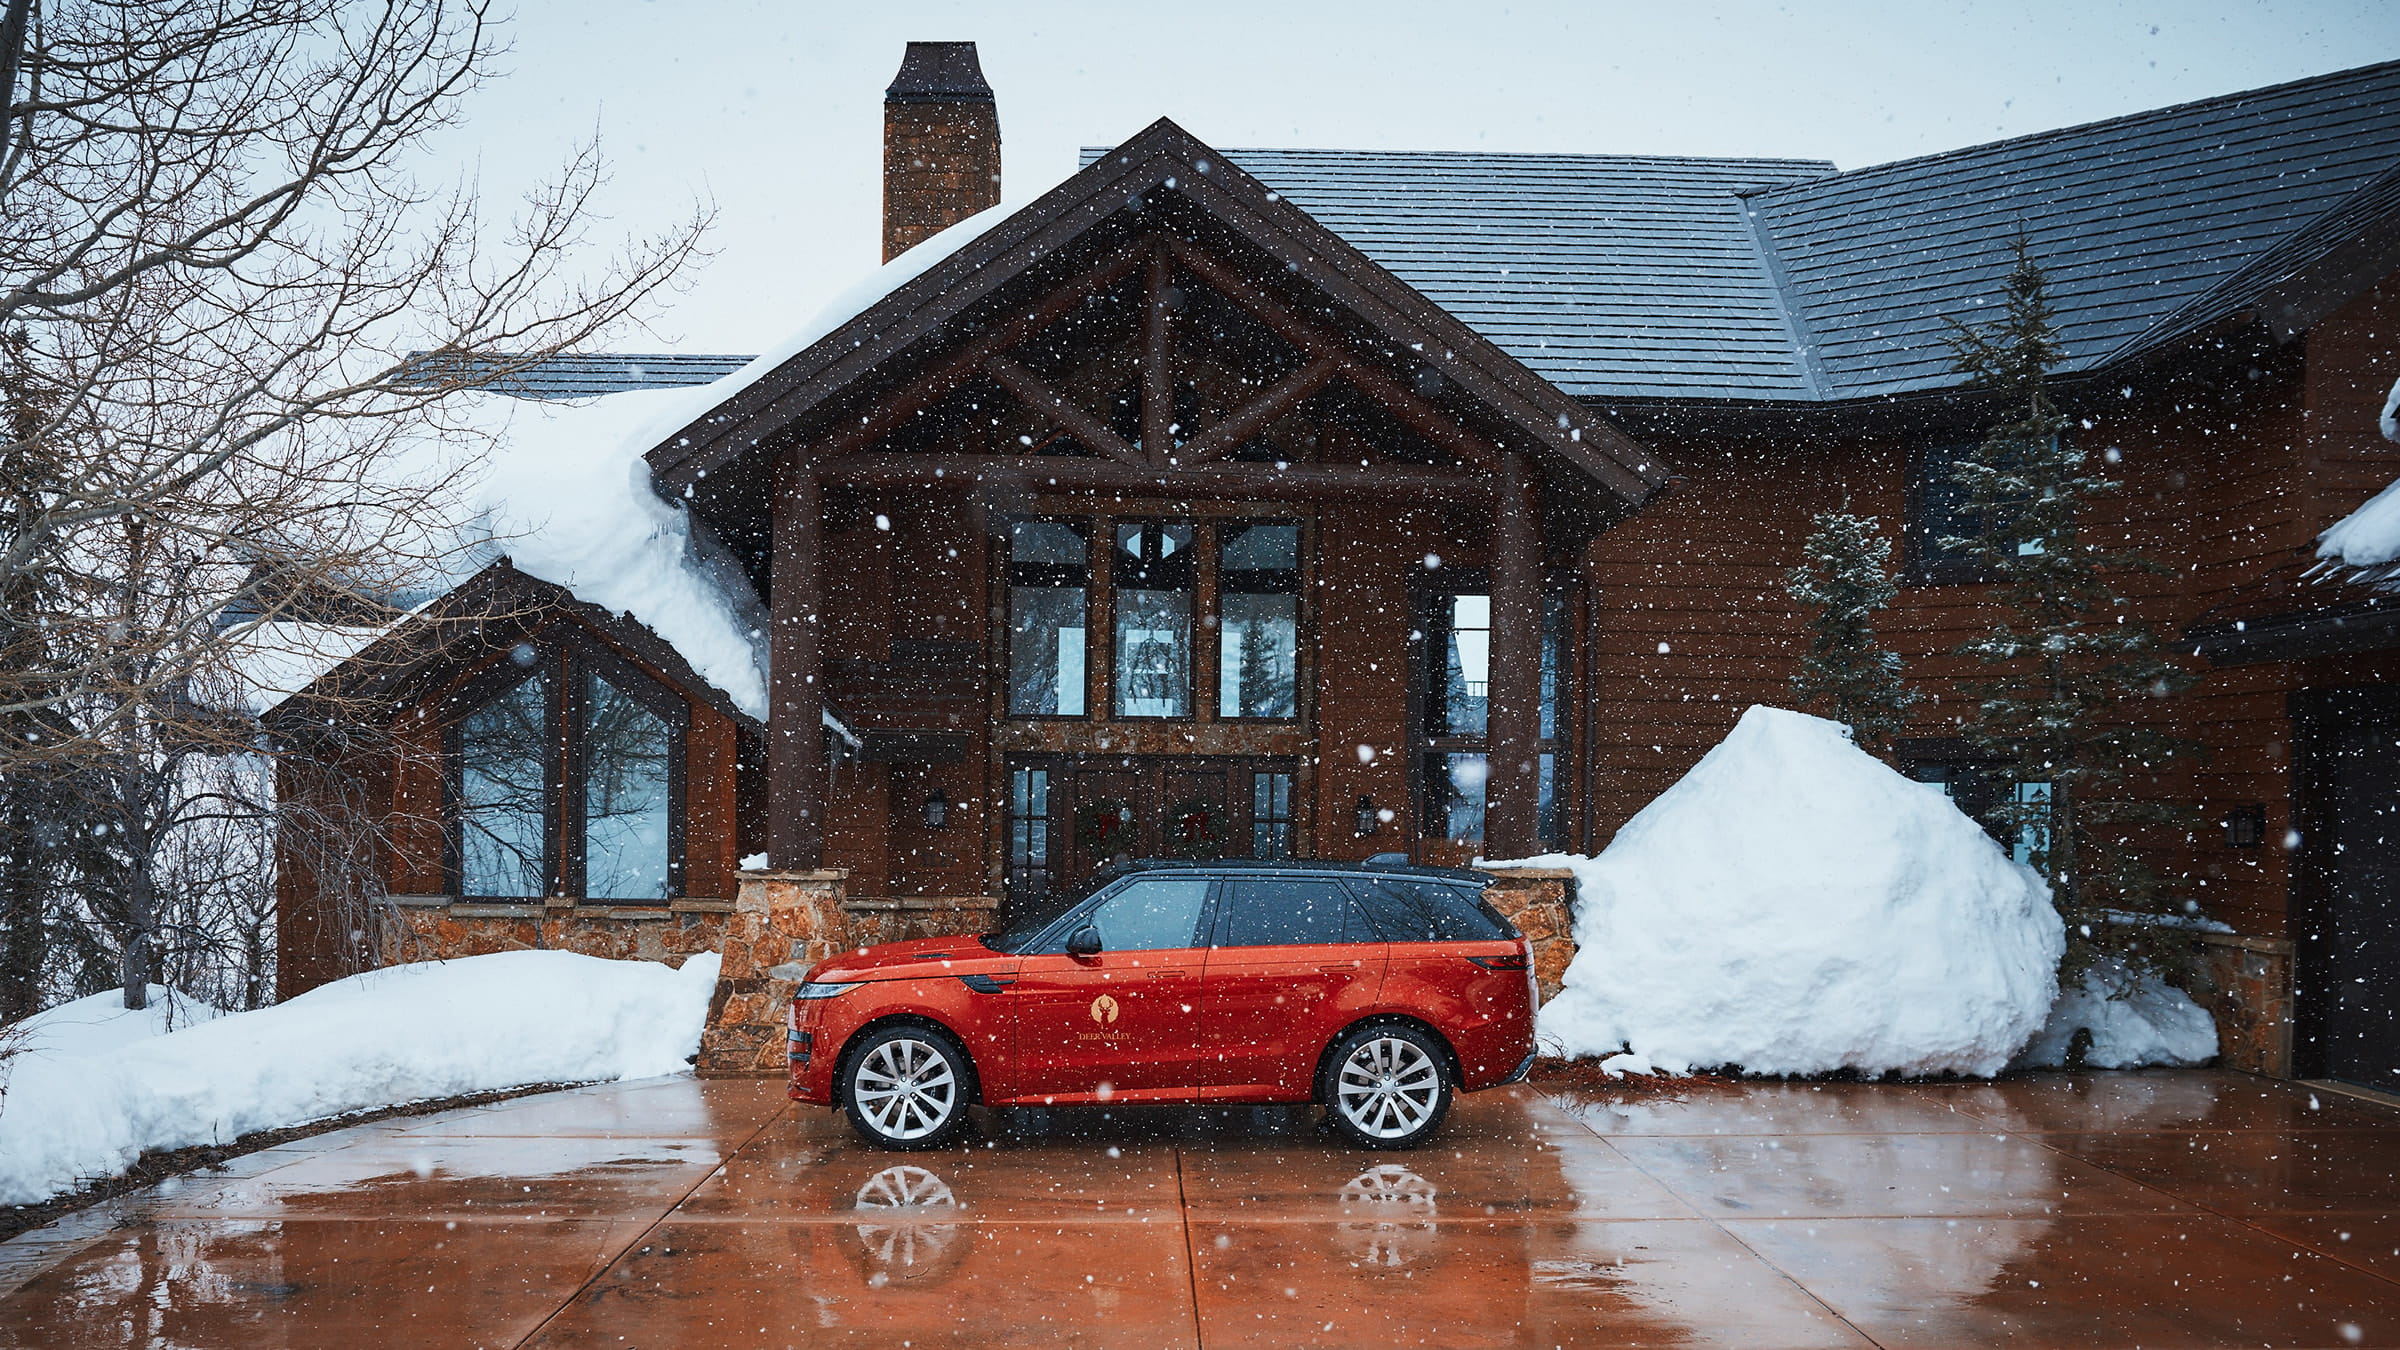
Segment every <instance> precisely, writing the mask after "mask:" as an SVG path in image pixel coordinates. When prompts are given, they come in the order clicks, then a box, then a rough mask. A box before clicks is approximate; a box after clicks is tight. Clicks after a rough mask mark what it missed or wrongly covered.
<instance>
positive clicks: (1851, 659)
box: [1784, 511, 1923, 755]
mask: <svg viewBox="0 0 2400 1350" xmlns="http://www.w3.org/2000/svg"><path fill="white" fill-rule="evenodd" d="M1809 525H1810V532H1809V536H1808V543H1807V544H1806V545H1804V546H1803V553H1804V556H1805V559H1806V561H1804V562H1802V563H1801V565H1800V566H1798V567H1795V568H1793V569H1792V570H1791V572H1790V574H1789V575H1788V576H1787V577H1786V578H1785V581H1784V590H1785V592H1786V593H1787V594H1789V595H1790V596H1791V597H1792V598H1793V599H1794V600H1797V601H1799V602H1800V603H1801V604H1803V605H1808V606H1811V607H1813V608H1814V609H1815V610H1816V611H1817V613H1816V617H1815V618H1813V619H1811V620H1809V638H1808V654H1807V655H1805V656H1803V657H1801V658H1800V673H1799V674H1797V675H1794V676H1793V677H1792V697H1793V699H1794V700H1795V701H1796V702H1797V703H1798V704H1799V706H1801V707H1803V708H1808V707H1817V706H1821V707H1823V708H1824V709H1825V711H1826V715H1827V716H1829V717H1831V718H1833V719H1834V720H1835V721H1837V722H1843V723H1847V724H1848V725H1849V727H1850V737H1851V739H1852V740H1854V741H1856V742H1857V743H1858V745H1859V747H1860V748H1861V749H1864V750H1866V751H1868V752H1869V753H1872V754H1877V755H1883V754H1887V753H1888V752H1889V750H1890V748H1891V742H1892V739H1893V738H1894V737H1895V736H1897V735H1899V733H1900V732H1901V731H1902V730H1904V729H1905V728H1906V727H1907V726H1908V714H1909V710H1910V709H1911V708H1913V707H1915V706H1916V704H1917V702H1918V700H1919V699H1920V698H1921V697H1923V696H1922V695H1921V694H1919V693H1918V692H1917V691H1916V690H1915V689H1912V688H1910V687H1909V685H1908V682H1907V681H1906V680H1904V679H1902V678H1901V676H1900V654H1899V653H1898V652H1895V651H1891V650H1888V649H1887V648H1885V647H1884V646H1883V645H1882V644H1881V643H1880V642H1878V641H1876V638H1875V614H1876V612H1877V611H1878V610H1881V609H1882V608H1883V607H1884V606H1886V605H1889V604H1890V603H1891V602H1892V597H1893V595H1895V594H1896V593H1897V592H1898V588H1897V587H1896V586H1895V585H1893V583H1892V577H1891V561H1892V544H1891V541H1890V540H1889V539H1886V538H1884V536H1883V532H1882V530H1881V529H1880V528H1879V527H1878V523H1877V521H1876V520H1875V519H1874V518H1873V517H1871V516H1868V517H1861V516H1854V515H1851V514H1850V513H1848V512H1846V511H1820V512H1818V513H1817V515H1816V516H1815V517H1814V518H1812V519H1811V520H1810V522H1809Z"/></svg>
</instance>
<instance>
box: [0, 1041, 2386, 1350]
mask: <svg viewBox="0 0 2400 1350" xmlns="http://www.w3.org/2000/svg"><path fill="white" fill-rule="evenodd" d="M984 1125H985V1129H984V1130H983V1132H982V1135H981V1136H980V1137H979V1138H976V1139H975V1140H973V1141H972V1142H971V1143H966V1144H962V1145H960V1146H957V1147H954V1148H949V1149H944V1150H940V1151H937V1152H931V1153H922V1154H890V1153H878V1152H874V1151H871V1150H869V1149H866V1148H864V1147H863V1146H861V1145H860V1144H859V1143H858V1142H857V1140H856V1139H855V1138H853V1137H852V1136H851V1134H850V1133H849V1131H848V1130H847V1129H846V1128H844V1127H843V1125H842V1124H841V1122H840V1120H839V1118H838V1117H836V1116H834V1115H832V1114H831V1113H829V1112H825V1111H822V1110H817V1109H813V1108H795V1107H792V1106H791V1105H789V1104H788V1103H786V1102H785V1101H784V1100H783V1099H782V1095H781V1092H780V1085H779V1084H774V1083H766V1082H746V1081H719V1082H692V1081H688V1080H661V1081H652V1082H648V1083H635V1084H625V1085H621V1086H614V1087H601V1088H590V1089H583V1090H579V1091H575V1092H568V1093H557V1094H550V1095H546V1096H542V1097H533V1098H526V1099H522V1100H520V1101H515V1102H507V1103H500V1104H495V1105H491V1106H486V1107H478V1108H472V1109H468V1110H462V1111H453V1112H448V1113H445V1114H443V1115H439V1116H432V1117H425V1118H419V1119H410V1120H398V1121H390V1122H385V1123H382V1124H378V1125H374V1126H363V1127H358V1128H355V1129H350V1130H344V1131H340V1132H337V1133H334V1134H330V1135H325V1136H321V1137H319V1138H316V1139H312V1140H304V1141H300V1142H298V1143H295V1144H291V1145H287V1146H285V1147H282V1148H279V1149H273V1150H269V1151H267V1152H265V1153H260V1154H254V1155H251V1156H250V1157H247V1158H243V1159H239V1160H237V1161H236V1162H235V1163H233V1164H232V1165H230V1166H229V1167H227V1168H226V1169H224V1170H223V1171H220V1172H214V1173H203V1174H199V1175H195V1176H192V1177H187V1178H181V1179H178V1180H176V1181H174V1182H172V1183H169V1184H166V1185H162V1186H160V1187H157V1188H155V1189H153V1190H152V1191H149V1192H145V1193H143V1194H140V1195H137V1196H131V1197H127V1198H125V1199H123V1200H121V1201H118V1202H115V1203H113V1204H110V1205H106V1206H103V1207H101V1208H98V1209H95V1210H90V1211H86V1212H85V1213H82V1214H79V1215H76V1216H74V1217H72V1218H71V1219H69V1220H68V1221H66V1222H63V1223H61V1224H58V1225H54V1226H53V1227H51V1228H48V1229H44V1230H40V1231H38V1232H35V1233H30V1234H27V1235H25V1236H24V1237H23V1238H20V1239H18V1240H17V1241H15V1242H11V1243H7V1244H0V1343H5V1344H8V1345H27V1346H87V1345H89V1346H97V1345H108V1346H135V1345H140V1346H152V1345H157V1346H195V1347H197V1346H233V1345H239V1346H294V1347H298V1346H312V1347H313V1346H326V1345H342V1344H360V1345H383V1344H392V1345H428V1346H446V1345H528V1346H581V1345H593V1346H597V1345H610V1346H624V1345H633V1346H709V1345H736V1344H738V1345H745V1346H756V1345H802V1344H806V1345H816V1344H820V1343H826V1342H833V1341H847V1342H852V1343H859V1344H877V1345H900V1344H910V1345H966V1344H974V1345H978V1346H990V1345H996V1344H997V1345H1010V1344H1036V1343H1038V1344H1044V1345H1048V1344H1106V1345H1197V1344H1200V1343H1207V1344H1210V1345H1231V1344H1243V1345H1293V1344H1311V1345H1323V1344H1352V1345H1378V1346H1381V1345H1440V1346H1468V1345H1495V1346H1498V1345H1568V1344H1628V1345H1661V1344H1665V1345H1709V1344H1717V1345H1744V1346H1819V1345H1826V1346H1865V1345H1885V1346H1899V1345H1963V1344H2001V1343H2010V1344H2040V1345H2077V1346H2085V1345H2090V1346H2106V1345H2128V1346H2130V1345H2162V1344H2175V1345H2201V1346H2205V1345H2220V1344H2222V1345H2257V1344H2277V1345H2329V1346H2338V1345H2400V1283H2395V1281H2396V1280H2400V1112H2392V1111H2387V1110H2385V1109H2384V1108H2381V1107H2378V1106H2371V1105H2366V1104H2362V1103H2358V1102H2354V1101H2349V1100H2346V1099H2340V1098H2333V1097H2327V1096H2322V1095H2319V1094H2312V1093H2311V1091H2310V1090H2308V1089H2306V1088H2302V1087H2295V1086H2290V1085H2285V1084H2276V1083H2269V1082H2266V1081H2264V1080H2259V1079H2253V1078H2247V1077H2243V1076H2240V1075H2232V1074H2214V1073H2173V1074H2100V1075H2091V1076H2084V1077H2068V1076H2064V1075H2054V1076H2046V1077H2034V1078H2027V1079H2019V1080H2011V1081H2008V1082H2003V1083H1997V1084H1859V1083H1818V1084H1811V1083H1800V1084H1788V1083H1758V1084H1740V1085H1724V1084H1710V1085H1695V1086H1693V1087H1691V1088H1690V1089H1689V1090H1688V1091H1685V1092H1682V1093H1680V1094H1672V1095H1656V1094H1641V1095H1634V1094H1627V1095H1624V1096H1612V1095H1610V1094H1606V1093H1579V1092H1574V1091H1567V1090H1549V1091H1545V1090H1540V1089H1535V1088H1516V1089H1509V1090H1505V1091H1502V1092H1495V1093H1487V1094H1483V1095H1481V1096H1477V1097H1471V1098H1467V1099H1464V1100H1462V1101H1461V1102H1460V1104H1459V1107H1458V1109H1457V1111H1456V1112H1455V1114H1454V1115H1453V1117H1452V1121H1451V1123H1450V1124H1449V1125H1448V1126H1446V1127H1445V1128H1444V1130H1443V1132H1442V1133H1441V1134H1440V1135H1439V1136H1437V1138H1436V1139H1435V1140H1434V1142H1433V1143H1432V1144H1430V1145H1429V1146H1427V1147H1425V1148H1422V1149H1419V1150H1417V1151H1414V1152H1410V1153H1399V1154H1376V1153H1365V1152H1359V1151H1356V1150H1352V1149H1349V1148H1346V1147H1343V1146H1341V1145H1339V1144H1337V1143H1336V1142H1335V1141H1333V1140H1332V1139H1331V1138H1330V1137H1328V1136H1326V1135H1323V1134H1320V1133H1318V1132H1317V1131H1316V1130H1315V1129H1314V1128H1313V1123H1312V1121H1311V1120H1310V1119H1309V1117H1308V1116H1307V1115H1306V1114H1305V1113H1295V1112H1285V1111H1256V1112H1253V1111H1248V1110H1243V1111H1236V1112H1200V1111H1166V1110H1156V1111H1131V1112H1125V1111H1120V1112H1113V1113H1107V1114H1100V1113H1081V1114H1077V1113H1064V1112H1062V1113H1056V1114H1055V1115H1052V1114H1047V1113H1027V1114H1023V1115H1010V1116H1005V1117H993V1118H991V1119H989V1120H987V1121H985V1122H984Z"/></svg>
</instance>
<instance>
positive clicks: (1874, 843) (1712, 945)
mask: <svg viewBox="0 0 2400 1350" xmlns="http://www.w3.org/2000/svg"><path fill="white" fill-rule="evenodd" d="M1533 861H1534V862H1536V863H1539V864H1544V865H1552V866H1567V867H1571V868H1573V869H1574V871H1575V874H1576V880H1577V883H1578V898H1577V903H1576V913H1575V941H1576V945H1577V952H1576V956H1575V960H1574V963H1573V964H1572V965H1571V966H1569V968H1568V970H1567V975H1566V984H1565V988H1564V990H1563V991H1562V992H1561V993H1560V994H1559V996H1558V997H1557V998H1555V999H1553V1000H1552V1001H1551V1002H1550V1004H1549V1005H1548V1006H1546V1007H1544V1008H1543V1009H1542V1011H1541V1020H1540V1029H1541V1032H1542V1035H1543V1037H1544V1039H1545V1040H1546V1041H1548V1042H1549V1043H1551V1044H1553V1045H1555V1046H1557V1047H1559V1048H1561V1049H1563V1050H1564V1051H1565V1052H1566V1053H1568V1054H1572V1055H1583V1056H1592V1055H1598V1056H1612V1057H1613V1056H1617V1055H1619V1054H1620V1053H1623V1054H1624V1055H1626V1056H1627V1058H1623V1059H1619V1060H1618V1061H1617V1064H1618V1066H1619V1067H1623V1068H1627V1069H1632V1070H1635V1071H1642V1070H1646V1069H1648V1068H1650V1067H1653V1066H1655V1067H1656V1068H1659V1069H1664V1070H1667V1071H1670V1072H1681V1071H1683V1070H1685V1069H1689V1068H1707V1067H1714V1066H1724V1065H1739V1066H1741V1067H1742V1068H1743V1069H1745V1070H1748V1071H1749V1072H1752V1073H1821V1072H1830V1071H1833V1070H1837V1069H1856V1070H1858V1071H1860V1072H1864V1073H1883V1072H1887V1071H1892V1070H1897V1071H1899V1072H1902V1073H1907V1074H1938V1073H1959V1074H1976V1075H1988V1074H1993V1073H1997V1072H1999V1071H2000V1070H2001V1069H2002V1068H2004V1067H2005V1066H2006V1065H2007V1064H2008V1062H2009V1060H2010V1058H2011V1057H2012V1056H2014V1055H2015V1054H2016V1053H2017V1051H2018V1050H2019V1049H2020V1048H2022V1047H2023V1046H2024V1045H2025V1043H2026V1041H2027V1040H2028V1039H2029V1038H2030V1037H2031V1036H2032V1035H2033V1034H2034V1033H2035V1032H2036V1031H2037V1030H2039V1029H2040V1028H2041V1026H2042V1024H2043V1020H2044V1017H2045V1015H2046V1014H2047V1013H2048V1012H2049V1011H2050V1007H2051V1003H2052V1001H2053V999H2054V997H2055V996H2056V994H2057V967H2058V959H2059V956H2060V954H2061V952H2062V951H2063V950H2064V949H2065V943H2066V936H2065V933H2064V931H2063V929H2062V928H2061V926H2060V923H2059V919H2058V915H2057V912H2056V911H2055V910H2054V909H2053V908H2052V907H2051V905H2050V899H2049V893H2048V890H2047V888H2046V887H2044V885H2043V884H2042V880H2041V878H2040V877H2039V876H2038V875H2037V874H2036V873H2035V872H2034V871H2033V870H2032V869H2031V868H2028V867H2025V866H2023V865H2021V864H2019V863H2016V862H2014V861H2012V860H2011V859H2010V858H2008V856H2007V855H2006V854H2004V853H2002V852H2001V850H2000V847H1999V845H1997V844H1995V843H1994V842H1993V841H1992V839H1991V836H1989V835H1987V834H1985V833H1984V832H1983V830H1982V829H1981V828H1979V827H1978V826H1977V825H1976V824H1975V822H1974V821H1972V820H1970V819H1968V818H1967V817H1966V816H1965V815H1963V814H1961V813H1960V812H1959V811H1958V810H1957V809H1956V808H1955V807H1953V806H1952V805H1951V804H1950V801H1949V799H1948V798H1947V797H1945V796H1943V795H1942V792H1941V790H1940V789H1939V788H1936V787H1933V786H1931V785H1928V784H1924V783H1918V782H1913V781H1911V780H1909V779H1908V778H1905V777H1903V776H1902V775H1900V774H1899V773H1897V772H1894V771H1893V770H1892V769H1891V768H1889V767H1888V766H1886V765H1885V764H1883V763H1882V762H1881V761H1880V760H1877V759H1875V758H1874V757H1873V756H1871V755H1868V754H1866V753H1865V752H1863V751H1861V750H1859V749H1858V748H1857V747H1856V746H1854V745H1852V744H1851V743H1850V741H1849V738H1848V736H1847V735H1846V734H1845V733H1844V731H1843V729H1842V728H1841V726H1840V725H1839V724H1837V723H1833V722H1828V721H1825V720H1823V719H1821V718H1816V717H1809V716H1806V715H1805V714H1801V713H1795V712H1786V711H1784V710H1781V709H1777V708H1767V707H1753V708H1751V709H1750V710H1749V711H1748V712H1746V713H1744V714H1743V715H1742V720H1741V722H1740V724H1739V725H1737V726H1736V727H1735V728H1734V729H1733V732H1732V734H1730V735H1728V736H1727V737H1726V738H1725V740H1724V742H1723V743H1722V744H1720V745H1718V746H1717V747H1716V748H1715V749H1713V750H1711V751H1709V752H1708V754H1707V755H1706V756H1704V757H1703V758H1702V759H1701V761H1700V762H1699V763H1698V764H1697V765H1695V766H1693V768H1692V771H1691V772H1690V773H1688V774H1685V775H1684V777H1683V779H1682V780H1681V781H1680V782H1678V783H1676V784H1675V785H1674V786H1673V787H1671V788H1669V789H1668V790H1667V791H1666V792H1664V793H1662V794H1660V795H1659V797H1658V799H1657V800H1655V801H1653V802H1651V803H1650V805H1648V806H1647V807H1645V808H1643V809H1642V811H1641V813H1640V814H1638V815H1636V816H1635V817H1634V818H1633V819H1632V820H1630V821H1628V822H1627V823H1626V825H1625V827H1624V828H1623V829H1622V830H1619V831H1618V832H1617V836H1616V840H1615V842H1614V843H1612V844H1610V845H1609V847H1608V849H1607V850H1606V851H1605V852H1603V853H1602V854H1601V855H1600V856H1599V857H1597V858H1577V857H1564V856H1553V857H1549V858H1542V859H1535V860H1533Z"/></svg>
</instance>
